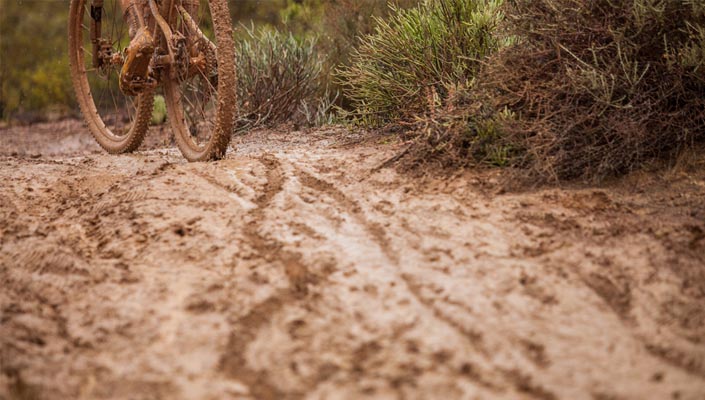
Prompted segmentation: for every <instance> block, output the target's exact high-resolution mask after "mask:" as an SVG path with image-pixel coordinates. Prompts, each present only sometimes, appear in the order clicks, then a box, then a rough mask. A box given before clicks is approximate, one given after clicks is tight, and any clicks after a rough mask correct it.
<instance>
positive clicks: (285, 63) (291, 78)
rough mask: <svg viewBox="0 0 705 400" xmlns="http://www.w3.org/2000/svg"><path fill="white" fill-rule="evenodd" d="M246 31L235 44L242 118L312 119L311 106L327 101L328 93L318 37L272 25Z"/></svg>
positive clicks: (250, 122) (254, 121) (270, 121)
mask: <svg viewBox="0 0 705 400" xmlns="http://www.w3.org/2000/svg"><path fill="white" fill-rule="evenodd" d="M246 32H247V37H246V38H245V39H244V40H240V41H238V44H237V46H236V62H237V68H238V69H237V70H238V97H239V99H240V102H241V104H240V108H241V113H240V114H241V118H242V121H241V123H243V124H245V125H247V126H252V125H259V124H270V125H271V124H278V123H283V122H294V123H305V122H310V121H307V119H308V117H307V115H309V116H310V115H311V113H315V112H317V111H314V110H313V109H312V106H313V107H316V106H315V105H321V104H322V105H325V104H326V103H325V101H321V98H322V97H324V96H326V95H327V91H326V90H325V87H324V86H323V85H322V84H321V79H320V73H321V60H320V58H319V56H318V53H317V51H316V46H315V44H316V42H315V40H314V39H298V38H296V37H295V36H294V35H293V34H291V33H281V32H279V31H277V30H275V29H270V28H260V29H255V28H250V29H246Z"/></svg>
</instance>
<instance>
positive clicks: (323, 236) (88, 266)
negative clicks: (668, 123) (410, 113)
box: [0, 121, 705, 400]
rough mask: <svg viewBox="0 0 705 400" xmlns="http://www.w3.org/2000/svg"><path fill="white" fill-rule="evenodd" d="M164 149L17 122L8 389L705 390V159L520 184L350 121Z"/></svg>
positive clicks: (336, 394)
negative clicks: (688, 168)
mask: <svg viewBox="0 0 705 400" xmlns="http://www.w3.org/2000/svg"><path fill="white" fill-rule="evenodd" d="M156 137H157V139H152V141H151V142H150V144H149V145H148V146H147V148H148V150H146V151H142V152H139V153H137V154H134V155H126V156H109V155H106V154H104V153H102V152H100V151H99V150H98V148H97V146H96V145H95V144H94V143H93V142H92V140H91V138H90V137H89V136H88V135H87V134H86V132H85V130H83V128H82V127H81V125H80V123H78V122H75V121H65V122H62V123H60V124H51V125H39V126H33V127H27V128H19V129H18V128H13V129H5V130H2V131H0V398H2V399H14V398H21V399H33V398H40V399H75V398H78V399H128V398H129V399H162V398H163V399H224V398H228V399H255V398H256V399H287V398H291V399H298V398H307V399H353V398H380V399H387V398H390V399H396V398H404V399H430V398H439V399H440V398H445V399H476V398H477V399H698V400H699V399H703V398H705V172H702V171H703V170H705V168H702V167H703V165H702V164H701V165H700V168H701V169H700V170H701V172H691V173H686V172H684V171H671V172H668V173H662V174H659V175H655V174H640V175H635V176H632V177H629V178H628V179H625V180H622V181H620V182H615V183H612V184H610V185H607V186H603V187H566V188H560V189H558V188H545V189H540V190H532V191H528V192H526V191H525V192H503V191H502V190H501V189H500V186H499V185H497V184H496V183H493V182H494V181H496V179H497V176H496V175H494V173H482V174H477V173H476V174H464V175H461V176H457V177H454V178H449V179H437V178H411V177H408V176H405V175H400V174H398V173H397V172H395V171H394V170H393V169H389V168H382V169H376V168H375V167H376V166H379V165H380V163H382V162H383V161H384V160H385V159H387V158H388V157H390V156H391V155H393V154H394V152H395V151H396V150H397V149H398V145H395V144H383V143H386V142H387V141H389V140H388V139H385V138H381V139H380V140H372V141H369V140H368V141H365V142H359V143H355V139H356V136H355V135H352V134H350V133H347V132H345V131H344V130H341V129H327V130H320V131H316V132H309V133H302V132H291V133H284V132H262V131H260V132H254V133H251V134H249V135H247V136H243V137H239V138H237V139H236V140H235V143H234V144H235V145H236V146H237V147H238V151H237V152H231V153H229V155H228V157H227V159H225V160H223V161H220V162H216V163H199V164H188V163H185V162H184V161H183V159H182V158H181V157H180V155H179V154H178V153H177V152H176V151H175V150H174V149H171V148H166V149H159V147H160V146H162V145H164V144H166V145H168V144H169V140H168V139H159V137H164V136H159V135H156ZM149 149H151V150H149Z"/></svg>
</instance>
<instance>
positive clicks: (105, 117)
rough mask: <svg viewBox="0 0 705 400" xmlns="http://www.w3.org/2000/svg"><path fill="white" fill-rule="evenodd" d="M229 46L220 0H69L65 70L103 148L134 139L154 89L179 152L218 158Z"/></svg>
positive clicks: (230, 117)
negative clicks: (66, 64) (67, 71)
mask: <svg viewBox="0 0 705 400" xmlns="http://www.w3.org/2000/svg"><path fill="white" fill-rule="evenodd" d="M233 48H234V42H233V29H232V19H231V16H230V12H229V9H228V4H227V0H202V1H201V2H199V0H71V6H70V13H69V61H70V67H71V79H72V82H73V86H74V89H75V91H76V97H77V100H78V103H79V105H80V108H81V112H82V114H83V116H84V119H85V121H86V123H87V124H88V127H89V129H90V131H91V133H92V135H93V136H94V137H95V139H96V140H97V141H98V143H99V144H100V146H101V147H103V148H104V149H105V150H106V151H108V152H109V153H112V154H118V153H126V152H131V151H134V150H136V149H137V147H139V145H140V144H141V143H142V141H143V139H144V137H145V135H146V133H147V130H148V128H149V122H150V120H151V117H152V109H153V107H154V98H155V96H156V95H157V94H161V95H163V97H164V99H165V103H166V108H167V119H168V121H169V124H170V125H171V128H172V130H173V132H174V135H175V139H176V143H177V145H178V147H179V149H180V150H181V153H182V154H183V155H184V157H186V159H188V160H189V161H205V160H213V159H218V158H222V157H223V156H224V155H225V151H226V149H227V147H228V144H229V142H230V136H231V132H232V127H233V123H234V118H235V114H236V107H237V101H236V91H237V89H236V82H237V78H236V71H235V65H234V55H233Z"/></svg>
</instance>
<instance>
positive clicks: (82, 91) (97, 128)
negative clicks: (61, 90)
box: [69, 0, 153, 153]
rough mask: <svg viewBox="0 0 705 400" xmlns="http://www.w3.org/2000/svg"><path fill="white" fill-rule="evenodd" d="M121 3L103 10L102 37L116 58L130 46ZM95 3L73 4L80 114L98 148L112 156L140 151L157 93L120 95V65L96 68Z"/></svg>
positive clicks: (109, 1)
mask: <svg viewBox="0 0 705 400" xmlns="http://www.w3.org/2000/svg"><path fill="white" fill-rule="evenodd" d="M118 1H119V0H105V1H104V5H103V8H102V10H101V17H102V34H101V38H103V39H105V40H106V42H107V43H110V45H111V50H110V51H111V52H113V54H120V53H122V52H124V49H125V47H126V46H127V44H128V43H129V36H128V31H127V29H128V28H127V24H126V23H125V22H124V20H123V18H122V11H121V9H120V6H119V4H118ZM90 23H91V3H90V0H72V2H71V10H70V15H69V52H70V54H69V61H70V64H71V78H72V82H73V86H74V90H75V92H76V98H77V101H78V103H79V106H80V108H81V112H82V114H83V116H84V119H85V121H86V122H87V124H88V127H89V130H90V131H91V133H92V134H93V136H94V137H95V139H96V140H97V142H98V143H99V144H100V145H101V147H103V148H104V149H105V150H107V151H108V152H110V153H123V152H128V151H133V150H135V149H136V148H137V147H138V146H139V144H140V143H141V141H142V139H143V138H144V134H145V132H146V130H147V128H148V124H149V120H150V119H151V111H152V105H153V104H152V103H153V93H152V91H151V90H150V91H146V92H144V93H142V94H140V95H139V96H137V97H129V96H125V95H124V94H123V93H122V92H121V91H120V89H119V84H118V79H119V73H120V68H121V64H118V63H116V64H110V65H104V66H103V67H101V68H96V67H94V66H93V61H92V57H93V51H94V49H93V47H92V43H91V32H90Z"/></svg>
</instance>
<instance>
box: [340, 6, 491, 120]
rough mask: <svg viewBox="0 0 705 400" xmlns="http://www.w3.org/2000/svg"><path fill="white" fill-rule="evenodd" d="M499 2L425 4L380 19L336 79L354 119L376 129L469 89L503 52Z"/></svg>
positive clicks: (416, 113)
mask: <svg viewBox="0 0 705 400" xmlns="http://www.w3.org/2000/svg"><path fill="white" fill-rule="evenodd" d="M501 3H502V2H501V1H500V0H494V1H493V0H426V1H424V2H423V3H422V4H420V5H419V6H418V7H415V8H411V9H407V10H404V9H400V8H394V9H393V13H392V16H391V17H390V18H389V19H388V20H383V19H380V18H376V23H377V27H376V28H375V32H374V33H373V34H371V35H368V36H366V37H365V38H363V39H362V43H361V46H360V48H359V49H357V50H355V51H354V52H353V54H352V57H351V65H350V66H349V67H343V68H341V69H339V70H338V71H337V75H338V82H339V84H340V85H341V86H342V87H343V92H344V95H345V96H347V98H349V99H350V101H351V103H352V107H353V111H352V115H353V116H355V117H357V118H359V119H360V120H361V121H363V122H365V123H371V124H379V123H384V122H388V121H392V120H396V119H408V118H410V117H413V116H415V115H418V114H424V113H425V112H427V111H429V109H434V108H435V107H437V106H439V105H441V104H443V102H444V101H445V100H446V99H447V98H448V95H449V93H450V91H451V90H452V89H451V88H452V87H454V86H457V85H459V84H460V85H468V83H469V82H470V81H471V80H472V79H473V77H474V76H475V73H476V72H477V69H478V67H479V64H480V60H481V59H483V58H484V57H485V56H487V55H488V54H490V53H492V52H493V51H495V50H496V49H498V48H499V47H500V46H501V44H502V40H501V39H500V38H499V37H498V36H497V35H495V31H496V28H497V26H498V24H499V22H500V21H501V13H500V11H499V8H500V5H501Z"/></svg>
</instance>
